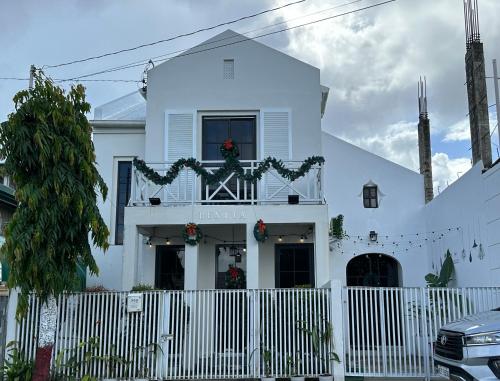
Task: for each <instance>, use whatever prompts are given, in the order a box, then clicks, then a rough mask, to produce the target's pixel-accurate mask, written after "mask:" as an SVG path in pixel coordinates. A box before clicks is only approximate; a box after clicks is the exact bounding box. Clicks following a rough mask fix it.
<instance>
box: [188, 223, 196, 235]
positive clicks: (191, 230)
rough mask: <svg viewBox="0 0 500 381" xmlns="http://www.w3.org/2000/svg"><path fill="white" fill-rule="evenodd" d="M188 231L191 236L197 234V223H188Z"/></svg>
mask: <svg viewBox="0 0 500 381" xmlns="http://www.w3.org/2000/svg"><path fill="white" fill-rule="evenodd" d="M186 233H187V234H188V235H189V236H193V235H196V224H187V226H186Z"/></svg>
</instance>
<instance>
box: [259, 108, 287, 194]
mask: <svg viewBox="0 0 500 381" xmlns="http://www.w3.org/2000/svg"><path fill="white" fill-rule="evenodd" d="M260 128H261V139H260V140H261V150H260V152H261V158H262V159H265V158H267V157H269V156H270V157H275V158H276V159H279V160H283V161H287V160H290V159H291V157H292V141H291V115H290V110H287V109H279V110H278V109H268V110H266V109H264V110H261V111H260ZM277 177H280V176H279V175H278V174H277V173H276V172H275V171H272V172H268V173H267V174H266V175H265V178H264V182H263V188H261V192H264V198H265V199H270V201H283V200H285V199H286V198H287V196H288V188H286V187H285V188H283V189H281V190H280V188H282V187H283V185H284V183H283V182H282V181H281V180H280V179H278V178H277ZM280 178H281V177H280Z"/></svg>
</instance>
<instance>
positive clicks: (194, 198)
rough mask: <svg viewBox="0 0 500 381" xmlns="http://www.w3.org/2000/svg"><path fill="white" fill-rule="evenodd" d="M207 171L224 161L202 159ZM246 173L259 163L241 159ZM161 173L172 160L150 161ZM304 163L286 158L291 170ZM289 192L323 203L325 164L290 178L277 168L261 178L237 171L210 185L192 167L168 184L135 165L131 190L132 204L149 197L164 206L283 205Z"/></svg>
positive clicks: (146, 201)
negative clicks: (250, 178) (241, 176)
mask: <svg viewBox="0 0 500 381" xmlns="http://www.w3.org/2000/svg"><path fill="white" fill-rule="evenodd" d="M201 163H202V164H203V166H204V167H205V169H206V170H208V171H210V172H212V173H213V172H215V171H217V169H219V168H220V167H221V166H222V165H223V164H224V161H202V162H201ZM240 163H241V165H242V166H243V167H244V171H245V173H253V172H254V171H255V169H256V168H257V166H258V165H259V162H258V161H256V160H241V161H240ZM147 164H148V166H149V167H150V168H152V169H154V170H155V171H156V172H157V173H158V174H160V175H162V176H163V175H165V174H166V172H167V171H168V170H169V168H170V166H171V164H172V163H167V162H164V163H147ZM301 164H302V162H297V161H287V162H285V165H286V166H287V168H288V169H293V170H297V169H298V168H299V167H300V165H301ZM289 195H297V196H298V197H299V202H300V203H306V204H321V203H323V192H322V167H321V166H320V165H315V166H313V167H312V168H311V170H310V171H309V172H308V173H306V174H305V176H303V177H301V178H299V179H296V180H295V181H289V180H288V179H285V178H283V177H282V176H281V175H279V174H278V172H276V170H274V169H270V170H269V171H267V172H266V173H264V174H263V176H262V178H261V179H260V180H258V181H256V182H255V183H254V182H251V181H245V180H242V179H239V178H238V177H237V176H236V174H235V173H234V172H232V173H230V174H229V175H228V176H227V177H226V178H225V179H224V180H222V181H220V182H218V183H217V184H215V185H208V184H206V183H205V181H204V180H203V178H201V177H198V176H197V175H196V173H195V172H194V171H193V170H192V169H190V168H184V169H183V170H182V171H181V173H180V174H179V176H178V177H177V178H176V179H175V180H174V181H173V182H172V183H171V184H168V185H157V184H154V183H153V182H151V181H150V180H148V179H146V177H145V176H144V174H143V173H142V172H140V171H138V170H136V169H135V168H134V167H133V168H132V190H131V195H130V202H129V206H146V205H151V202H150V199H156V201H157V202H158V201H159V203H160V204H161V205H163V206H171V205H179V204H181V205H182V204H284V203H288V196H289Z"/></svg>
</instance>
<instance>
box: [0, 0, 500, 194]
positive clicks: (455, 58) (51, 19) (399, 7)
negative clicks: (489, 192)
mask: <svg viewBox="0 0 500 381" xmlns="http://www.w3.org/2000/svg"><path fill="white" fill-rule="evenodd" d="M382 1H383V0H305V1H302V2H300V3H298V4H295V5H291V6H288V7H286V8H283V9H281V10H278V11H275V12H272V13H266V14H264V15H261V16H258V17H255V18H251V19H248V20H245V21H241V22H237V23H234V24H232V25H230V26H223V27H220V28H217V29H214V30H211V31H207V32H202V33H198V34H195V35H193V36H189V37H184V38H179V39H176V40H174V41H170V42H167V43H162V44H157V45H155V46H152V47H148V48H144V49H139V50H135V51H132V52H127V53H124V54H119V55H114V56H111V57H106V58H103V59H99V60H93V61H88V62H84V63H80V64H75V65H69V66H65V67H60V68H48V67H45V68H44V71H45V73H46V74H47V75H49V76H51V77H52V78H55V79H59V78H72V77H74V76H77V75H82V74H87V73H94V72H97V71H100V70H103V69H107V68H110V67H116V66H119V65H123V64H127V63H130V62H135V61H141V60H148V59H149V58H151V57H155V56H159V55H162V54H167V53H169V52H174V51H177V50H180V49H186V48H189V47H191V46H193V45H195V44H198V43H200V42H203V41H204V40H206V39H208V38H210V37H211V36H213V35H215V34H217V33H219V32H222V31H223V30H225V29H227V28H230V29H233V30H234V31H236V32H239V33H246V32H250V31H253V32H251V33H249V34H248V36H250V37H253V36H255V35H258V34H263V33H267V32H271V31H274V30H278V29H283V28H284V27H293V26H296V25H299V24H304V23H307V22H310V21H314V20H318V19H322V18H326V17H330V16H333V15H336V14H341V13H344V12H349V11H352V10H356V9H359V8H363V7H366V6H370V5H373V4H376V3H379V2H382ZM291 2H293V0H279V1H271V0H182V1H181V0H141V1H138V0H136V1H132V0H106V1H98V0H46V1H44V2H39V1H35V0H32V1H28V0H16V1H8V0H0V30H1V33H0V48H1V50H0V51H1V54H0V77H21V78H26V77H27V76H28V74H29V66H30V64H34V65H35V66H36V67H43V66H44V65H53V64H58V63H62V62H67V61H71V60H75V59H80V58H85V57H88V56H93V55H99V54H102V53H107V52H110V51H115V50H119V49H125V48H129V47H133V46H136V45H139V44H143V43H148V42H152V41H156V40H159V39H164V38H169V37H171V36H175V35H178V34H181V33H187V32H191V31H194V30H197V29H200V28H203V27H208V26H212V25H216V24H219V23H221V22H226V21H229V20H233V19H237V18H240V17H242V16H246V15H249V14H253V13H256V12H259V11H262V10H265V9H269V8H273V7H276V6H279V5H283V4H287V3H291ZM499 14H500V1H499V0H479V18H480V29H481V40H482V42H483V43H484V50H485V58H486V75H487V76H492V65H491V61H492V59H493V58H498V59H499V60H500V45H499V44H498V41H499V37H500V21H499V18H498V15H499ZM274 24H278V25H277V26H274V27H273V26H272V25H274ZM262 28H264V29H262ZM258 41H260V42H262V43H265V44H266V45H269V46H271V47H273V48H275V49H278V50H280V51H282V52H284V53H286V54H289V55H291V56H294V57H296V58H298V59H300V60H302V61H305V62H307V63H309V64H311V65H313V66H316V67H318V68H319V69H320V70H321V83H322V84H323V85H325V86H328V87H329V88H330V96H329V99H328V104H327V109H326V113H325V116H324V118H323V121H322V127H323V129H324V130H326V131H328V132H331V133H332V134H334V135H336V136H339V137H341V138H343V139H345V140H347V141H349V142H351V143H353V144H355V145H357V146H360V147H362V148H364V149H366V150H368V151H370V152H373V153H375V154H377V155H380V156H382V157H384V158H386V159H388V160H391V161H394V162H396V163H398V164H400V165H403V166H405V167H407V168H409V169H411V170H414V171H418V169H419V165H418V146H417V122H418V103H417V81H418V79H419V77H420V76H425V77H426V78H427V97H428V109H429V118H430V120H431V141H432V152H433V172H434V187H435V191H436V192H440V191H442V190H444V189H445V188H446V187H447V186H448V185H449V184H451V183H452V182H453V181H454V180H456V179H457V178H458V176H460V175H462V174H463V173H464V172H465V171H467V170H468V169H469V168H470V157H471V151H470V134H469V121H468V116H467V112H468V110H467V93H466V87H465V85H464V84H465V68H464V55H465V32H464V21H463V2H462V0H396V1H395V2H392V3H389V4H386V5H383V6H379V7H376V8H372V9H367V10H364V11H360V12H356V13H352V14H349V15H345V16H341V17H337V18H333V19H330V20H327V21H323V22H318V23H316V24H314V25H310V26H307V27H300V28H297V29H293V30H290V31H287V32H283V33H277V34H274V35H272V36H268V37H264V38H260V39H258ZM143 70H144V66H142V65H140V66H138V67H134V68H129V69H127V70H121V71H115V72H111V73H105V74H101V75H98V76H94V77H91V78H95V79H98V78H100V79H126V80H140V79H141V78H142V73H143ZM487 85H488V103H489V104H490V105H491V104H493V103H494V99H495V97H494V88H493V81H492V80H491V79H489V80H488V84H487ZM26 86H27V81H10V80H9V81H6V80H0V120H4V119H6V118H7V115H8V113H10V112H12V111H13V103H12V97H13V96H14V94H15V93H16V92H17V91H19V90H21V89H23V88H26ZM63 86H64V87H66V88H67V87H69V86H70V84H69V83H64V84H63ZM85 86H86V87H87V99H88V101H89V102H90V103H91V105H92V106H93V107H95V106H98V105H100V104H103V103H105V102H108V101H110V100H112V99H114V98H116V97H118V96H121V95H125V94H127V93H130V92H132V91H134V90H135V89H137V86H138V85H137V84H136V83H130V82H127V83H121V82H120V83H115V82H113V83H110V82H89V83H85ZM495 127H496V114H495V107H491V108H490V128H491V130H492V133H493V137H492V150H493V160H496V159H497V158H498V145H499V141H498V131H497V130H495V131H494V132H493V129H494V128H495Z"/></svg>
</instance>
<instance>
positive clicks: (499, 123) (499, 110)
mask: <svg viewBox="0 0 500 381" xmlns="http://www.w3.org/2000/svg"><path fill="white" fill-rule="evenodd" d="M493 83H494V84H495V103H496V106H497V130H498V144H499V145H500V94H499V92H498V70H497V60H496V59H495V60H493Z"/></svg>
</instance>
